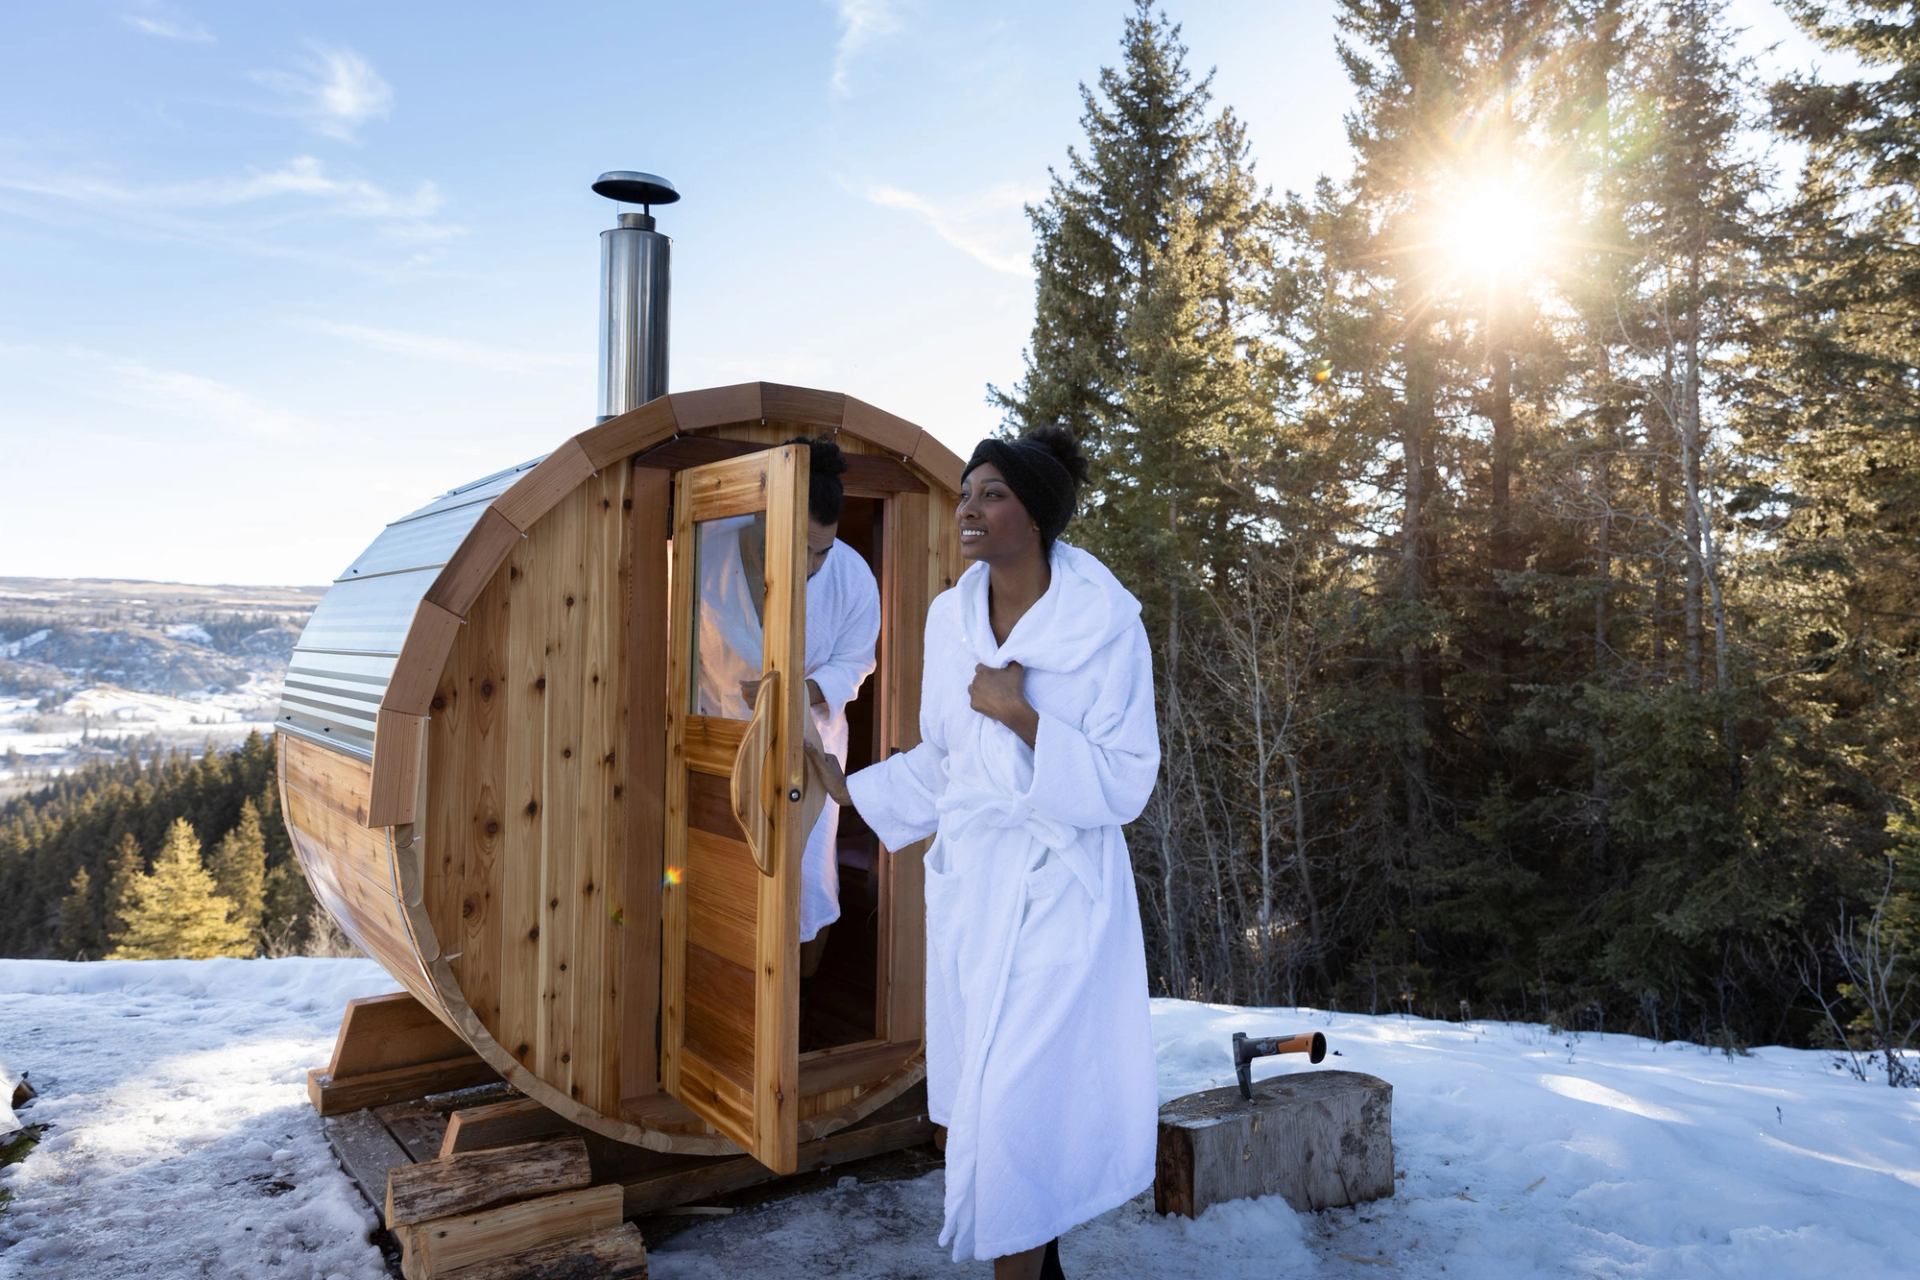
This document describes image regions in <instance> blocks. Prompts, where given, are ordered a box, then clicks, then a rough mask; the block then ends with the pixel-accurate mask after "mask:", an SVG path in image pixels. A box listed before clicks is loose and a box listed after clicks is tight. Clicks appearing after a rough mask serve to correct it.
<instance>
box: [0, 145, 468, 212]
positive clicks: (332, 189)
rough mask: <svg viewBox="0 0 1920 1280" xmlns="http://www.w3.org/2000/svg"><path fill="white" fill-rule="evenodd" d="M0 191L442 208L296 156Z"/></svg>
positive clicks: (10, 179) (65, 178) (149, 202)
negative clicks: (195, 172)
mask: <svg viewBox="0 0 1920 1280" xmlns="http://www.w3.org/2000/svg"><path fill="white" fill-rule="evenodd" d="M0 188H5V189H7V190H11V191H22V192H26V193H28V194H30V195H38V196H51V197H53V198H55V199H60V200H78V201H85V202H87V203H91V204H102V203H104V204H127V205H140V206H142V207H144V208H164V209H221V208H231V207H233V206H235V205H244V204H252V203H255V202H258V201H264V200H273V199H277V198H280V197H287V196H296V197H301V198H304V199H309V200H316V201H319V202H321V203H322V204H324V205H327V206H328V207H329V208H330V209H331V210H332V211H333V212H335V213H339V214H341V215H344V216H346V217H352V218H380V219H395V220H412V219H419V218H425V217H427V216H429V215H431V214H432V213H434V212H436V211H437V210H438V209H439V208H440V206H441V204H442V199H441V195H440V189H439V188H438V187H436V186H434V184H433V183H431V182H421V183H420V184H419V185H417V186H416V187H414V188H413V190H411V191H391V190H388V189H387V188H385V187H383V186H381V185H379V184H378V183H376V182H370V181H368V180H367V179H365V178H341V177H335V176H333V175H332V174H331V173H329V172H328V170H327V167H326V166H325V165H324V164H322V163H321V162H320V161H319V160H317V159H315V158H314V157H312V156H295V157H294V158H293V159H291V160H289V161H287V162H286V163H285V164H283V165H281V166H280V167H279V168H277V169H267V170H258V169H256V170H249V171H248V172H246V173H244V174H241V175H239V176H238V177H229V178H200V179H196V180H194V181H191V182H172V183H156V184H150V185H141V184H137V183H126V182H119V181H115V180H113V179H109V178H96V177H90V176H88V175H84V174H55V175H52V176H40V177H35V176H23V175H15V174H6V173H0Z"/></svg>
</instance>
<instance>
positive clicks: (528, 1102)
mask: <svg viewBox="0 0 1920 1280" xmlns="http://www.w3.org/2000/svg"><path fill="white" fill-rule="evenodd" d="M574 1131H575V1126H574V1125H573V1124H571V1123H570V1122H568V1121H566V1120H563V1119H561V1118H560V1116H559V1115H557V1114H556V1113H555V1112H554V1111H553V1110H552V1109H550V1108H548V1107H545V1106H542V1105H541V1104H540V1103H538V1102H535V1101H534V1100H533V1099H532V1098H513V1099H510V1100H508V1101H506V1102H491V1103H488V1104H486V1105H485V1106H479V1107H463V1108H461V1109H460V1110H459V1111H456V1112H454V1113H453V1114H452V1115H451V1116H448V1117H447V1133H446V1136H445V1137H444V1138H442V1139H441V1141H440V1154H441V1155H442V1156H451V1155H459V1154H460V1153H462V1152H465V1151H482V1150H485V1149H486V1148H488V1147H505V1146H511V1145H513V1144H514V1143H517V1142H532V1141H533V1140H535V1139H536V1138H549V1137H552V1136H553V1135H554V1134H556V1133H569V1132H574Z"/></svg>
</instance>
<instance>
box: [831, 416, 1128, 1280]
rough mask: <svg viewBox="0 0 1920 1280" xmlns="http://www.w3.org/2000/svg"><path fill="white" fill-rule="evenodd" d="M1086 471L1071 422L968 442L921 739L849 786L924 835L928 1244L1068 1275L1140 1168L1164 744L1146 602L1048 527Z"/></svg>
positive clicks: (881, 814)
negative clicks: (1144, 621) (1093, 1225)
mask: <svg viewBox="0 0 1920 1280" xmlns="http://www.w3.org/2000/svg"><path fill="white" fill-rule="evenodd" d="M1084 475H1085V463H1084V461H1082V460H1081V459H1080V456H1079V450H1078V448H1077V447H1076V446H1075V445H1074V444H1073V442H1072V438H1071V436H1069V435H1066V433H1065V432H1063V431H1062V432H1040V433H1035V435H1034V436H1030V437H1028V438H1027V439H1025V440H1021V441H1015V442H1006V441H988V442H986V443H984V444H983V445H982V446H981V448H980V449H979V450H976V452H975V454H974V458H973V461H972V462H971V463H970V464H969V467H968V471H967V474H966V477H965V479H964V480H963V482H962V487H961V496H960V504H959V508H958V512H957V519H958V521H959V526H960V539H961V541H960V545H961V554H962V555H963V556H964V557H966V558H967V559H969V560H971V561H973V564H972V565H971V566H970V567H969V568H968V569H967V571H966V572H965V573H964V574H962V575H961V578H960V580H959V582H958V583H957V584H955V586H954V587H953V588H952V589H951V590H949V591H946V592H944V593H942V594H941V595H940V596H939V598H938V599H936V600H935V601H934V602H933V605H932V607H931V608H930V609H929V610H928V613H927V628H926V642H925V643H926V659H925V668H924V670H923V673H922V677H921V697H920V734H921V743H920V745H919V746H917V747H915V748H914V749H913V750H911V751H907V752H902V753H900V754H897V755H895V756H893V757H892V758H891V759H889V760H886V761H884V762H882V763H880V764H876V765H874V766H873V767H872V768H869V769H864V770H862V771H860V772H859V773H856V774H855V775H853V777H852V778H850V779H847V780H846V782H845V787H844V790H843V791H842V795H843V796H845V795H847V794H848V793H850V797H851V802H852V803H853V804H854V806H855V807H856V808H857V809H858V810H859V811H860V815H861V817H862V818H864V819H865V820H866V821H867V823H868V825H870V826H871V827H872V828H873V829H874V831H875V832H876V833H877V834H878V835H879V836H880V838H881V840H882V841H884V842H885V843H886V844H887V845H888V846H889V847H892V848H901V847H903V846H905V845H908V844H911V843H913V842H914V841H916V840H920V839H923V838H924V837H926V836H928V835H930V834H931V835H934V836H935V839H934V843H933V846H932V848H931V849H930V850H929V852H928V854H927V862H926V882H927V888H926V895H927V1002H926V1020H927V1090H928V1102H929V1108H930V1111H931V1113H932V1118H933V1119H934V1120H935V1122H937V1123H939V1124H943V1125H945V1126H946V1127H947V1148H946V1219H945V1223H944V1226H943V1228H942V1230H941V1235H940V1242H941V1244H943V1245H946V1246H950V1247H951V1249H952V1251H953V1257H954V1260H955V1261H961V1260H965V1259H968V1258H975V1259H994V1260H996V1261H995V1271H994V1274H995V1276H996V1278H997V1280H1028V1278H1030V1277H1035V1276H1058V1275H1060V1274H1061V1271H1060V1264H1059V1255H1058V1240H1057V1238H1058V1237H1059V1235H1060V1234H1061V1233H1062V1232H1064V1231H1066V1230H1067V1229H1068V1228H1070V1227H1072V1226H1074V1225H1076V1224H1078V1223H1081V1222H1084V1221H1086V1220H1087V1219H1089V1218H1092V1217H1094V1216H1095V1215H1097V1214H1100V1213H1102V1212H1105V1211H1106V1210H1108V1209H1111V1208H1113V1207H1114V1206H1116V1205H1119V1204H1122V1203H1124V1202H1126V1201H1127V1200H1129V1199H1131V1198H1132V1197H1133V1196H1135V1195H1137V1194H1139V1193H1140V1192H1141V1191H1143V1190H1145V1189H1146V1188H1147V1187H1149V1186H1151V1185H1152V1183H1153V1163H1154V1138H1155V1124H1156V1119H1157V1113H1158V1099H1157V1094H1156V1088H1155V1077H1154V1056H1153V1040H1152V1036H1151V1032H1150V1029H1149V1024H1148V1013H1147V974H1146V952H1145V944H1144V940H1143V938H1142V934H1141V928H1140V912H1139V905H1138V902H1137V900H1136V898H1135V894H1134V881H1133V868H1132V865H1131V861H1130V859H1129V857H1128V854H1127V847H1126V842H1125V841H1124V839H1123V838H1122V836H1121V830H1120V828H1121V826H1122V825H1123V824H1125V823H1127V822H1130V821H1132V820H1133V819H1134V818H1135V817H1137V816H1138V815H1139V813H1140V810H1141V809H1142V808H1143V807H1144V805H1145V804H1146V800H1147V796H1148V793H1149V792H1150V791H1151V790H1152V788H1153V784H1154V778H1155V775H1156V773H1157V771H1158V768H1159V761H1160V747H1159V738H1158V734H1157V730H1156V727H1155V720H1154V706H1153V677H1152V668H1151V664H1150V655H1149V651H1148V647H1147V636H1146V631H1145V629H1144V628H1143V627H1142V626H1141V623H1140V606H1139V602H1138V601H1136V600H1135V599H1134V598H1133V596H1132V595H1130V594H1129V593H1128V592H1127V590H1126V589H1125V588H1124V587H1122V586H1121V585H1120V584H1119V582H1118V581H1116V580H1115V579H1114V577H1113V575H1112V574H1111V573H1109V572H1108V571H1107V569H1106V567H1105V566H1104V565H1102V564H1101V563H1100V562H1099V561H1098V560H1097V559H1095V558H1094V557H1093V556H1091V555H1089V554H1087V553H1086V552H1084V551H1081V550H1079V549H1077V548H1074V547H1071V546H1068V545H1066V544H1065V543H1062V542H1058V541H1056V540H1055V539H1056V538H1057V536H1058V534H1059V533H1060V531H1061V529H1062V528H1063V527H1064V526H1065V524H1066V522H1067V517H1068V516H1069V515H1070V514H1071V511H1072V505H1073V498H1074V493H1075V490H1076V488H1077V484H1078V482H1079V481H1080V480H1082V479H1084ZM821 773H822V775H823V776H824V777H825V778H826V780H827V785H828V790H829V792H833V791H834V790H836V789H838V788H839V783H840V780H839V779H838V777H837V776H835V773H836V771H835V770H833V769H832V768H831V767H827V766H825V765H824V764H822V765H821ZM1043 1268H1044V1270H1043Z"/></svg>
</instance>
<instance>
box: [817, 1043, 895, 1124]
mask: <svg viewBox="0 0 1920 1280" xmlns="http://www.w3.org/2000/svg"><path fill="white" fill-rule="evenodd" d="M919 1051H920V1046H919V1045H918V1044H888V1043H887V1042H886V1041H884V1040H878V1041H869V1042H867V1043H865V1044H850V1045H835V1046H834V1047H833V1048H831V1049H816V1050H814V1051H813V1052H812V1053H808V1054H803V1055H802V1056H801V1058H800V1096H801V1097H803V1098H812V1097H819V1096H823V1095H826V1094H830V1093H834V1092H838V1091H840V1090H844V1089H849V1088H855V1087H858V1086H863V1085H868V1084H872V1083H873V1082H875V1081H878V1080H884V1079H885V1078H886V1077H888V1076H890V1075H892V1074H893V1073H894V1072H895V1071H898V1070H899V1069H900V1068H902V1067H904V1066H906V1065H907V1063H908V1062H909V1061H910V1060H911V1059H912V1058H913V1057H914V1055H915V1054H917V1053H919ZM842 1101H843V1102H848V1101H852V1099H850V1098H848V1099H842ZM834 1105H839V1104H838V1103H836V1104H834ZM820 1109H822V1108H816V1110H820Z"/></svg>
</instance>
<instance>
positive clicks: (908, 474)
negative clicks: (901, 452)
mask: <svg viewBox="0 0 1920 1280" xmlns="http://www.w3.org/2000/svg"><path fill="white" fill-rule="evenodd" d="M841 456H842V457H844V458H845V459H846V463H847V471H846V474H845V475H843V476H841V477H840V486H841V488H842V489H844V490H845V491H846V495H847V496H848V497H849V498H888V497H891V496H893V495H894V494H896V493H925V492H926V491H927V484H926V481H924V480H922V479H921V478H920V477H919V476H917V475H915V474H914V473H913V471H912V470H911V469H910V468H909V467H908V466H907V465H906V464H905V463H901V462H896V461H894V460H893V459H892V458H885V457H880V456H878V455H876V454H863V453H851V452H846V451H844V450H843V451H842V455H841Z"/></svg>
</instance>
